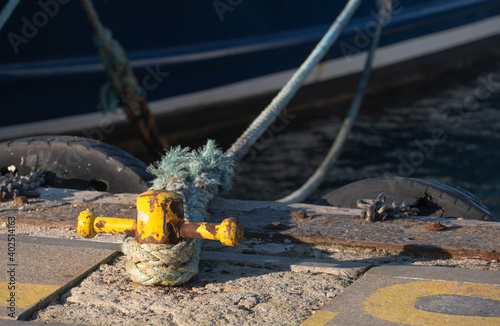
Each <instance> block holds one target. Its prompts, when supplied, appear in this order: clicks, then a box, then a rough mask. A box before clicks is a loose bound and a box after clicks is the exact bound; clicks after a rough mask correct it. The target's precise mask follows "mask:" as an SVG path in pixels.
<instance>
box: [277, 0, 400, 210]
mask: <svg viewBox="0 0 500 326" xmlns="http://www.w3.org/2000/svg"><path fill="white" fill-rule="evenodd" d="M377 5H378V14H377V25H376V26H377V27H376V30H375V34H374V36H373V39H372V42H371V45H370V49H369V51H368V56H367V58H366V62H365V68H364V70H363V73H362V75H361V79H360V81H359V83H358V87H357V89H356V94H355V96H354V99H353V101H352V102H351V106H350V107H349V110H348V112H347V116H346V118H345V119H344V122H343V123H342V126H341V128H340V130H339V133H338V134H337V137H336V138H335V141H334V142H333V144H332V146H331V147H330V150H329V151H328V154H327V155H326V157H325V158H324V159H323V162H321V165H320V166H319V167H318V169H316V171H315V172H314V174H313V175H312V176H311V177H310V178H309V179H308V180H307V181H306V182H305V183H304V184H303V185H302V186H301V187H300V188H299V189H297V190H295V191H294V192H292V193H291V194H289V195H288V196H286V197H284V198H281V199H279V200H277V201H278V202H282V203H287V204H291V203H297V202H301V201H303V200H304V199H306V198H307V197H308V196H309V195H310V194H311V193H312V192H313V191H314V190H316V189H317V188H318V187H319V185H320V184H321V182H322V181H323V179H324V177H325V174H326V173H327V172H328V170H329V169H330V168H331V167H332V166H333V165H334V164H335V162H336V161H337V158H338V157H339V155H340V153H341V152H342V147H343V146H344V144H345V141H346V140H347V136H348V135H349V133H350V131H351V129H352V126H353V125H354V121H355V120H356V117H357V115H358V111H359V107H360V106H361V102H362V100H363V95H364V92H365V88H366V85H367V83H368V78H369V76H370V72H371V69H372V62H373V58H374V56H375V50H376V49H377V47H378V43H379V41H380V35H381V34H382V27H383V24H384V22H385V21H386V19H387V18H388V15H390V13H391V2H390V1H387V0H383V1H380V2H378V3H377Z"/></svg>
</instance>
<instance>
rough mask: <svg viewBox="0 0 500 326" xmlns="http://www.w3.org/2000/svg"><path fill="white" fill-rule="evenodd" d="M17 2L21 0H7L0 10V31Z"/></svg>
mask: <svg viewBox="0 0 500 326" xmlns="http://www.w3.org/2000/svg"><path fill="white" fill-rule="evenodd" d="M19 2H21V0H9V2H7V4H6V5H5V7H3V9H2V12H0V31H1V30H2V28H3V25H5V23H6V22H7V21H8V20H9V18H10V15H12V12H13V11H14V9H16V7H17V5H18V4H19Z"/></svg>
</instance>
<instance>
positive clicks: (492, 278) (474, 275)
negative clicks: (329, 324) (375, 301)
mask: <svg viewBox="0 0 500 326" xmlns="http://www.w3.org/2000/svg"><path fill="white" fill-rule="evenodd" d="M365 275H372V276H381V277H391V278H402V279H416V280H426V279H433V280H440V281H454V280H457V279H458V280H460V281H463V282H470V283H482V284H490V285H497V286H498V285H500V272H497V271H482V270H473V269H461V268H453V267H447V266H420V265H393V264H390V265H383V266H376V267H373V268H371V269H370V270H369V271H367V272H366V274H365Z"/></svg>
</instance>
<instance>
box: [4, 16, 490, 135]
mask: <svg viewBox="0 0 500 326" xmlns="http://www.w3.org/2000/svg"><path fill="white" fill-rule="evenodd" d="M499 33H500V16H495V17H491V18H488V19H484V20H482V21H480V22H476V23H472V24H468V25H465V26H461V27H457V28H453V29H449V30H445V31H442V32H438V33H434V34H429V35H425V36H422V37H418V38H414V39H411V40H408V41H404V42H400V43H397V44H393V45H389V46H385V47H381V48H379V49H378V50H377V54H376V57H375V60H374V68H381V67H385V66H389V65H392V64H396V63H400V62H403V61H406V60H410V59H414V58H418V57H421V56H425V55H428V54H432V53H437V52H440V51H443V50H447V49H451V48H454V47H457V46H460V45H464V44H467V43H471V42H474V41H478V40H481V39H484V38H487V37H490V36H495V35H498V34H499ZM334 46H339V45H338V44H336V45H334ZM362 50H366V49H362ZM365 58H366V52H360V53H358V54H355V55H352V56H349V57H342V58H337V59H333V60H329V61H325V62H322V63H321V64H320V65H318V67H316V68H315V69H314V70H313V72H312V73H311V75H310V76H309V78H308V79H307V80H306V82H305V84H312V83H316V82H320V81H326V80H331V79H334V78H339V77H343V76H347V75H350V74H353V73H358V72H360V71H361V70H362V68H363V65H364V61H365ZM294 72H295V69H291V70H287V71H283V72H279V73H275V74H272V75H266V76H263V77H258V78H253V79H250V80H245V81H242V82H238V83H234V84H230V85H226V86H221V87H216V88H212V89H208V90H204V91H200V92H196V93H190V94H186V95H180V96H175V97H172V98H168V99H164V100H158V101H154V102H151V103H150V107H151V111H152V113H153V114H166V113H173V112H178V111H180V110H183V111H186V110H191V111H195V110H196V108H197V107H200V106H204V105H209V104H215V103H220V102H224V101H231V100H238V99H242V98H245V97H251V96H255V95H260V94H265V93H269V92H271V91H277V90H279V89H280V88H281V87H282V86H283V85H284V84H285V83H286V82H287V81H288V79H289V78H290V77H291V76H292V74H293V73H294ZM125 119H126V117H125V115H124V114H123V113H118V114H104V113H101V112H96V113H89V114H83V115H77V116H71V117H65V118H58V119H51V120H45V121H39V122H33V123H26V124H19V125H14V126H8V127H3V128H0V139H12V138H18V137H22V136H25V135H32V134H45V133H49V134H52V133H57V134H62V133H65V132H71V131H75V130H88V131H89V132H90V131H91V130H92V129H93V128H96V127H97V128H99V126H102V125H104V126H109V124H110V123H116V122H120V121H123V120H125Z"/></svg>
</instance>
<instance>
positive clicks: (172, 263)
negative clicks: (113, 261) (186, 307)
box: [122, 140, 234, 286]
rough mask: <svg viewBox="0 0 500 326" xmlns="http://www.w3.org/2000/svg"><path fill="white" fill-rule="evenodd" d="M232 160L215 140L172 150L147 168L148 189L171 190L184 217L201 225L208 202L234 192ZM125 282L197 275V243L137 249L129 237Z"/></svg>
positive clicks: (170, 281) (165, 281) (174, 281)
mask: <svg viewBox="0 0 500 326" xmlns="http://www.w3.org/2000/svg"><path fill="white" fill-rule="evenodd" d="M233 166H234V163H233V159H232V157H231V156H230V155H228V154H226V153H224V152H223V151H222V150H221V149H219V148H218V147H217V146H216V145H215V142H214V141H213V140H209V141H208V142H207V144H206V145H205V146H204V147H202V148H200V149H198V150H194V151H191V150H190V149H189V148H180V147H175V148H173V149H171V150H169V151H167V152H166V153H165V155H164V156H163V157H162V158H161V160H160V161H158V162H156V163H155V164H153V165H150V166H149V167H148V170H147V171H148V172H149V173H151V174H154V175H155V176H156V179H155V180H154V181H153V185H152V186H151V188H150V189H151V190H169V191H174V192H177V193H178V194H180V195H182V196H183V198H184V217H185V219H186V221H188V222H205V221H206V220H207V219H208V213H207V206H208V203H209V202H210V201H211V200H212V199H213V198H215V197H216V196H217V195H218V194H225V193H227V192H228V191H229V190H231V187H232V180H233V176H234V170H233ZM122 250H123V253H124V254H125V255H126V256H127V258H128V262H127V264H126V265H125V267H126V270H127V273H128V275H129V277H130V278H131V279H132V280H133V281H134V282H137V283H141V284H144V285H167V286H173V285H179V284H183V283H185V282H187V281H188V280H189V279H191V277H193V276H194V275H196V274H197V272H198V263H199V260H200V250H201V241H200V240H194V239H187V240H185V241H183V242H181V243H179V244H177V245H173V246H172V245H162V244H154V245H151V244H140V243H138V242H137V240H136V239H135V238H133V237H128V238H126V239H125V241H124V242H123V246H122Z"/></svg>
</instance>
